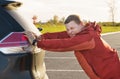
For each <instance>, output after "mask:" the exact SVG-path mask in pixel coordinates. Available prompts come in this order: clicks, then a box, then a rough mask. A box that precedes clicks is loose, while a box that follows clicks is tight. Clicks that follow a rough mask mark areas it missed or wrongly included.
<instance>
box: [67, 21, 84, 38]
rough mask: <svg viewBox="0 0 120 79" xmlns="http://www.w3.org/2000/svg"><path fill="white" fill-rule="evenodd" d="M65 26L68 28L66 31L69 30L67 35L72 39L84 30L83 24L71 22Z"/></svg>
mask: <svg viewBox="0 0 120 79" xmlns="http://www.w3.org/2000/svg"><path fill="white" fill-rule="evenodd" d="M65 26H66V29H67V33H68V35H69V36H70V37H73V36H75V35H76V34H77V33H79V32H80V31H81V30H82V28H83V26H82V25H81V24H77V23H75V22H74V21H71V22H69V23H67V24H65Z"/></svg>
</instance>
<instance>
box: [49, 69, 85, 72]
mask: <svg viewBox="0 0 120 79" xmlns="http://www.w3.org/2000/svg"><path fill="white" fill-rule="evenodd" d="M47 71H50V72H55V71H57V72H84V70H60V69H47Z"/></svg>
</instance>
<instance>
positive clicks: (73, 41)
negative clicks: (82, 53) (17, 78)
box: [37, 33, 95, 51]
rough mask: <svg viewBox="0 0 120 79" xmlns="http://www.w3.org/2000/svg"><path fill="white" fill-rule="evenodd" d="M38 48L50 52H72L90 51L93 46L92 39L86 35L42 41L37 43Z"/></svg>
mask: <svg viewBox="0 0 120 79" xmlns="http://www.w3.org/2000/svg"><path fill="white" fill-rule="evenodd" d="M37 46H38V47H39V48H42V49H45V50H50V51H73V50H85V49H92V48H93V47H94V46H95V42H94V39H93V37H92V36H91V35H90V34H89V33H87V34H81V35H77V36H75V37H72V38H64V39H42V40H40V41H38V42H37Z"/></svg>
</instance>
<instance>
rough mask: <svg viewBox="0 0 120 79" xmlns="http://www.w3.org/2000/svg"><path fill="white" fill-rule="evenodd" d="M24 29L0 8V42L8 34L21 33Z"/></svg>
mask: <svg viewBox="0 0 120 79" xmlns="http://www.w3.org/2000/svg"><path fill="white" fill-rule="evenodd" d="M22 31H24V29H23V28H22V27H21V25H20V24H19V23H18V22H17V21H16V20H15V19H14V18H12V17H11V15H9V13H7V12H6V11H5V10H4V9H3V8H2V7H0V40H1V39H2V38H4V37H5V36H6V35H8V34H9V33H10V32H22Z"/></svg>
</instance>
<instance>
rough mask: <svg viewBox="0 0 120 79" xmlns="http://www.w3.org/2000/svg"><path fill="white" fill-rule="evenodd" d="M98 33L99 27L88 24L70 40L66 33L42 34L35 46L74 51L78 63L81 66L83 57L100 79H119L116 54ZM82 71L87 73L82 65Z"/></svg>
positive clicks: (119, 71)
mask: <svg viewBox="0 0 120 79" xmlns="http://www.w3.org/2000/svg"><path fill="white" fill-rule="evenodd" d="M100 32H101V28H100V27H99V25H95V23H89V24H87V25H86V27H85V29H84V30H83V31H81V32H80V33H78V34H77V35H76V36H75V37H72V38H71V37H69V35H68V34H67V32H66V31H64V32H58V33H46V34H43V35H42V40H40V41H38V44H37V45H38V47H40V48H42V49H45V50H50V51H73V50H74V51H75V56H76V58H77V60H78V62H79V63H80V64H81V56H83V58H85V60H86V61H87V63H88V64H89V66H90V67H91V68H92V70H93V71H94V73H95V74H96V75H97V76H99V77H100V79H120V61H119V58H118V55H117V52H116V50H115V49H113V48H111V47H110V46H109V45H108V44H107V43H106V42H105V41H104V40H103V39H102V38H101V36H100ZM87 63H86V64H87ZM83 64H84V63H82V64H81V65H83ZM83 69H84V70H85V71H86V72H87V69H86V68H84V65H83ZM88 75H89V73H88ZM89 76H90V75H89ZM91 78H92V77H91Z"/></svg>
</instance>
